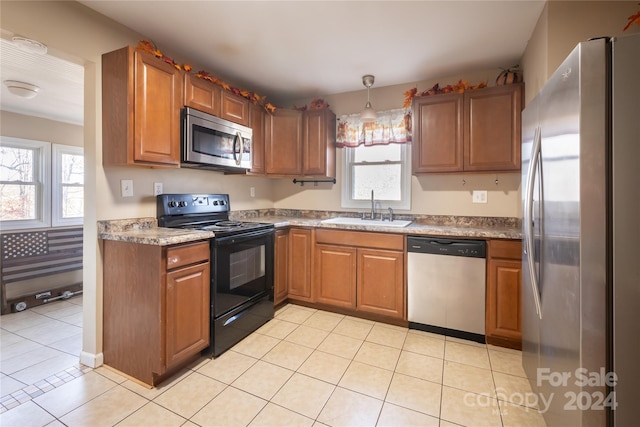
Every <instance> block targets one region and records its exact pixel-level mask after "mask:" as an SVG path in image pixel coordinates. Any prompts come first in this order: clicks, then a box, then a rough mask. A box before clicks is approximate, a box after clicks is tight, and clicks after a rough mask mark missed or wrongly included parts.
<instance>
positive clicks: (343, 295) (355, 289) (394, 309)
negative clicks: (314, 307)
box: [313, 229, 405, 320]
mask: <svg viewBox="0 0 640 427" xmlns="http://www.w3.org/2000/svg"><path fill="white" fill-rule="evenodd" d="M315 241H316V245H315V263H314V282H313V288H314V292H315V296H316V302H317V303H319V304H325V305H327V306H331V307H337V308H342V309H351V310H355V312H356V313H358V312H360V313H369V314H373V315H377V316H382V317H384V318H390V319H396V320H403V319H405V284H404V283H405V274H404V263H405V256H404V253H405V244H404V241H405V239H404V236H403V235H400V234H386V233H371V232H361V231H343V230H328V229H318V230H316V237H315Z"/></svg>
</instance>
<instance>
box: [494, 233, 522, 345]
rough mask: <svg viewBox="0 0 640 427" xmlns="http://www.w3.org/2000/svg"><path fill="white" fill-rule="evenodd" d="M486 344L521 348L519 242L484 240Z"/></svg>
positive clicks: (520, 250) (520, 246) (520, 243)
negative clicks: (485, 243)
mask: <svg viewBox="0 0 640 427" xmlns="http://www.w3.org/2000/svg"><path fill="white" fill-rule="evenodd" d="M488 248H489V251H488V263H487V303H486V307H487V308H486V331H485V335H486V338H487V343H489V344H494V345H499V346H503V347H510V348H516V349H521V348H522V293H521V286H522V242H521V241H519V240H490V241H489V242H488Z"/></svg>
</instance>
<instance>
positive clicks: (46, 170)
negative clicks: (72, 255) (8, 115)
mask: <svg viewBox="0 0 640 427" xmlns="http://www.w3.org/2000/svg"><path fill="white" fill-rule="evenodd" d="M0 145H3V146H6V147H12V148H19V149H29V150H32V151H33V152H34V157H33V163H34V164H33V179H34V184H33V185H35V189H36V196H35V202H36V206H35V218H34V219H19V220H9V221H7V220H4V221H0V225H2V229H3V230H22V229H32V228H46V227H49V226H50V224H51V186H50V185H47V182H46V179H47V178H46V177H50V176H51V143H49V142H45V141H36V140H32V139H24V138H13V137H8V136H0ZM11 182H19V181H2V182H1V183H2V184H4V183H11ZM30 185H31V184H30Z"/></svg>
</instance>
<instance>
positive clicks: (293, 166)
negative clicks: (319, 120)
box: [265, 108, 302, 176]
mask: <svg viewBox="0 0 640 427" xmlns="http://www.w3.org/2000/svg"><path fill="white" fill-rule="evenodd" d="M265 154H266V159H265V163H266V170H267V174H272V175H298V176H299V175H301V174H302V112H301V111H297V110H285V109H282V108H279V109H277V110H276V111H274V112H273V114H270V115H269V117H268V120H267V131H266V134H265Z"/></svg>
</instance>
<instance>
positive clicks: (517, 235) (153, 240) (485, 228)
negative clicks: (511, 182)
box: [98, 209, 522, 246]
mask: <svg viewBox="0 0 640 427" xmlns="http://www.w3.org/2000/svg"><path fill="white" fill-rule="evenodd" d="M335 216H340V215H339V214H336V213H334V212H318V211H313V212H312V213H309V211H280V210H272V209H269V210H260V211H240V212H233V213H232V215H231V218H232V219H237V220H242V221H252V222H266V223H272V224H274V225H275V227H276V228H283V227H289V226H294V227H313V228H330V229H339V230H356V231H376V232H381V233H396V234H407V235H413V236H446V237H460V238H476V239H522V228H521V226H520V220H519V219H516V218H494V217H454V216H426V215H422V216H420V215H413V216H406V215H405V216H402V215H398V217H399V219H409V220H412V221H414V222H413V223H411V224H409V225H408V226H406V227H389V226H386V227H385V226H383V225H380V226H378V225H375V226H370V225H344V224H324V223H322V220H324V219H327V218H331V217H335ZM157 225H158V223H157V220H156V219H155V218H134V219H122V220H111V221H98V238H100V239H103V240H119V241H125V242H133V243H141V244H147V245H160V246H166V245H173V244H177V243H185V242H192V241H196V240H204V239H210V238H212V237H214V236H215V235H214V233H213V232H211V231H198V230H183V229H175V228H163V227H158V226H157Z"/></svg>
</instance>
